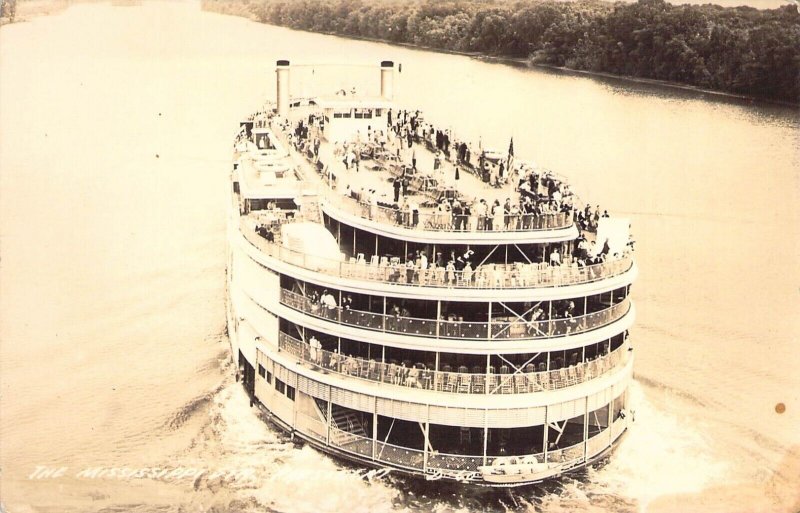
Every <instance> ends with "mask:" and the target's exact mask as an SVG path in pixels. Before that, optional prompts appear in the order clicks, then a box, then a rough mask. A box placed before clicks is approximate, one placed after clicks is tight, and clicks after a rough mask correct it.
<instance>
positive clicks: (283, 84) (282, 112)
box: [275, 60, 289, 117]
mask: <svg viewBox="0 0 800 513" xmlns="http://www.w3.org/2000/svg"><path fill="white" fill-rule="evenodd" d="M275 74H276V75H277V83H278V94H277V98H278V115H279V116H282V117H286V116H287V115H288V114H289V61H287V60H280V61H278V62H277V67H276V68H275Z"/></svg>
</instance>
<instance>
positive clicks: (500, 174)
mask: <svg viewBox="0 0 800 513" xmlns="http://www.w3.org/2000/svg"><path fill="white" fill-rule="evenodd" d="M324 123H325V120H324V117H322V116H316V115H314V114H311V115H309V117H308V120H300V121H298V122H297V123H296V124H295V125H294V128H293V130H292V133H291V134H290V135H291V137H290V140H291V142H292V144H294V146H295V147H296V148H297V149H298V150H300V151H301V152H303V153H305V154H307V155H308V156H309V158H310V159H312V160H313V161H315V162H316V161H317V160H318V158H319V147H320V137H321V135H320V133H319V130H317V129H320V130H321V128H322V127H323V126H324ZM387 124H388V127H387V130H386V131H384V130H379V129H376V130H373V129H372V127H368V129H367V133H366V140H361V136H360V133H359V134H357V138H356V140H355V141H350V142H345V143H342V144H340V143H336V145H335V147H334V156H335V157H336V158H341V159H342V162H343V163H344V166H345V168H346V169H354V170H355V171H356V172H358V171H359V169H360V162H361V160H362V158H376V159H378V158H381V156H383V157H384V158H385V156H386V155H393V156H395V157H396V158H397V159H399V158H400V156H401V154H402V152H403V151H404V150H407V149H410V148H412V147H413V145H414V144H418V143H422V144H425V145H426V146H427V147H429V148H430V149H432V150H433V151H435V153H436V156H435V158H434V161H433V170H432V173H425V174H426V176H427V177H430V178H433V179H434V181H436V182H444V177H443V175H442V173H443V172H444V166H443V165H442V158H446V159H449V160H451V161H452V162H453V163H454V164H455V165H456V166H461V167H463V168H464V169H467V170H470V171H472V172H473V173H476V174H479V175H480V176H481V178H482V179H483V180H485V181H487V182H488V183H489V184H490V185H492V186H495V187H503V186H505V185H506V184H510V185H512V186H513V187H514V189H515V190H516V191H517V192H518V193H519V200H517V201H512V200H511V198H510V197H509V198H506V200H505V202H501V201H500V200H495V201H494V202H493V203H491V204H490V203H488V202H487V201H486V200H485V199H477V198H475V199H474V200H472V201H470V200H469V199H467V198H463V197H462V198H460V199H459V198H453V197H442V198H440V199H439V200H438V202H437V204H436V205H435V206H434V213H433V214H432V216H431V217H430V218H428V219H425V221H426V222H424V223H423V226H425V227H430V228H435V229H451V230H456V231H478V230H505V231H509V230H511V231H513V230H530V229H541V228H547V227H548V226H545V225H543V224H542V219H544V218H546V217H547V216H548V215H554V214H559V213H561V214H571V216H572V218H573V220H574V221H575V222H576V223H577V224H578V226H579V227H580V228H581V229H583V230H587V231H596V229H597V225H598V223H599V220H600V218H601V214H600V206H599V205H598V206H597V207H596V208H595V209H594V211H592V209H591V207H590V206H589V205H588V204H587V205H586V207H585V208H584V209H580V208H576V207H575V206H574V205H573V203H574V195H573V194H572V192H571V191H570V190H569V185H568V184H566V183H564V182H563V181H561V180H560V179H558V178H557V177H556V176H555V175H553V174H552V173H551V172H549V171H540V170H538V169H536V168H534V167H532V166H529V165H527V164H524V163H520V164H519V165H510V163H511V159H508V160H507V161H503V160H502V159H499V160H497V159H488V158H485V156H484V152H481V153H480V155H479V157H478V163H477V167H476V166H475V163H473V162H472V161H471V158H472V157H473V155H475V153H474V152H473V151H472V149H471V146H470V145H468V144H467V143H466V142H463V141H462V142H454V143H453V147H454V148H455V151H451V131H450V130H440V129H437V128H436V127H434V126H433V125H431V124H429V123H425V122H423V121H421V119H420V114H419V111H414V112H410V111H406V110H399V111H397V113H396V114H395V115H394V117H393V114H392V110H391V109H389V110H388V111H387ZM378 149H380V154H379V153H378ZM410 160H411V162H410V165H408V166H403V167H402V172H401V174H400V175H399V176H396V177H394V178H393V180H392V185H391V190H388V191H381V192H379V191H377V190H375V189H365V188H361V189H359V190H347V191H346V193H345V194H346V195H349V196H351V197H353V198H355V199H356V200H358V201H359V202H361V203H363V204H364V205H366V206H367V207H368V211H369V213H370V216H369V217H370V218H371V219H374V218H375V217H376V215H377V209H378V208H381V207H382V208H390V209H392V210H393V211H395V212H396V214H395V215H394V216H391V218H390V219H392V220H394V221H395V222H396V224H398V225H402V226H407V227H412V228H414V227H417V226H420V210H419V208H420V207H419V205H418V204H417V203H416V201H415V200H414V198H412V197H410V196H411V194H413V193H414V192H415V191H413V190H412V185H411V184H412V182H413V181H414V177H415V176H417V175H419V174H420V170H418V169H417V161H416V154H415V153H413V152H412V155H411V159H410ZM507 165H509V166H508V167H509V168H510V169H506V166H507ZM319 169H320V170H321V169H322V167H321V166H320V167H319ZM456 173H458V170H456ZM422 183H428V182H427V181H425V182H422ZM602 217H608V212H607V211H604V212H603V214H602Z"/></svg>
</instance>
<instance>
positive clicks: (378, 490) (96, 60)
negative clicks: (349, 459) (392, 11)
mask: <svg viewBox="0 0 800 513" xmlns="http://www.w3.org/2000/svg"><path fill="white" fill-rule="evenodd" d="M278 58H289V59H291V60H292V61H293V62H296V63H301V62H303V63H322V62H327V63H344V62H347V63H351V64H352V63H363V64H375V63H377V62H378V61H380V60H382V59H393V60H395V61H396V62H398V63H402V72H401V73H400V74H399V75H398V77H397V82H396V90H397V96H398V100H399V101H400V102H401V103H406V104H409V105H410V104H413V105H416V106H418V108H420V109H422V110H423V111H424V112H425V113H426V115H427V117H428V118H429V119H431V120H433V121H435V122H438V123H440V124H442V125H446V126H451V127H454V129H455V130H456V132H458V133H459V134H463V135H465V136H467V137H469V138H470V139H473V140H477V139H478V137H481V138H482V142H483V144H484V146H494V147H496V148H498V149H500V150H502V151H504V150H505V148H506V147H507V145H508V140H509V138H510V137H511V136H513V137H514V145H515V149H516V153H517V156H518V157H525V158H529V159H533V160H535V161H536V162H537V163H539V164H542V165H546V166H548V167H550V168H552V169H555V170H557V171H558V172H560V173H561V174H564V175H566V176H568V177H569V178H570V179H571V182H572V183H573V188H574V189H575V190H577V192H578V193H579V194H580V195H581V196H582V198H583V199H584V200H587V201H591V202H592V204H600V205H601V208H608V209H609V211H610V212H612V213H614V214H616V215H622V216H626V217H629V218H630V219H631V222H632V223H633V231H634V235H635V237H636V240H637V259H638V263H639V266H640V270H641V272H640V278H639V280H638V281H637V283H636V284H635V286H634V295H633V297H634V300H635V301H636V303H637V310H638V320H637V324H636V327H635V329H634V330H633V331H632V336H633V338H632V340H633V341H634V344H635V347H636V357H637V362H636V371H635V372H636V383H635V384H634V386H633V389H632V394H633V400H634V403H635V405H634V409H635V410H636V422H635V424H634V426H633V429H632V431H631V433H630V434H629V436H628V437H627V438H626V440H625V442H624V443H623V444H622V446H621V447H620V448H619V450H618V451H617V452H616V454H615V457H614V458H612V460H611V462H610V463H608V464H607V465H605V466H603V467H601V468H597V469H591V470H589V471H587V472H584V473H582V474H579V475H576V476H574V477H573V478H568V479H565V480H563V481H562V482H560V483H555V484H551V485H548V486H546V487H543V488H539V489H535V490H527V491H523V492H514V493H510V494H509V493H499V494H497V493H479V492H472V491H464V490H461V489H459V488H457V487H451V486H441V485H440V484H435V483H434V484H425V483H418V482H406V481H404V480H401V479H398V478H395V477H392V476H391V475H390V476H388V477H385V478H381V479H370V476H365V475H364V472H363V471H359V470H358V469H355V468H350V467H345V466H342V465H340V464H337V463H336V462H334V461H332V460H330V459H329V458H327V457H325V456H322V455H320V454H319V453H317V452H315V451H313V450H311V449H309V448H307V447H306V448H296V447H295V446H293V445H292V444H291V443H289V442H288V441H287V440H285V439H284V438H283V437H281V436H280V435H279V434H278V433H276V432H274V431H273V430H272V429H271V428H269V427H268V426H267V425H266V424H264V423H263V422H262V421H261V420H260V419H259V418H257V416H256V412H255V410H251V409H250V408H249V405H248V402H247V399H246V396H245V395H244V393H243V391H242V390H241V389H240V387H239V386H238V385H237V384H236V383H235V382H234V380H233V378H232V370H231V367H230V364H229V363H228V362H229V354H228V343H227V340H226V338H225V287H224V284H225V260H226V249H225V248H226V237H225V204H226V200H227V193H228V187H229V184H228V170H229V168H230V163H229V157H230V148H231V136H232V134H233V132H234V130H235V129H236V128H237V124H238V121H239V120H240V119H241V118H242V117H243V116H245V115H246V114H247V113H249V112H250V111H252V110H254V109H256V108H257V107H258V106H259V105H260V104H261V102H263V101H264V100H265V99H267V98H270V97H272V95H273V94H274V71H273V70H274V63H275V60H276V59H278ZM351 82H352V83H358V84H359V87H363V88H364V89H366V90H367V92H370V91H372V92H375V91H376V90H377V85H378V72H377V70H376V69H375V68H372V69H367V68H366V67H352V68H349V71H347V72H346V73H342V72H341V70H340V72H339V73H338V75H335V74H334V73H333V72H332V68H330V67H325V66H321V65H319V66H313V67H305V68H297V70H296V71H295V72H293V76H292V87H293V90H294V92H295V93H298V94H300V93H303V92H309V91H308V90H309V89H311V88H313V87H320V85H323V86H325V87H331V88H332V87H337V88H338V87H345V86H349V85H350V84H351ZM799 125H800V115H798V111H797V110H795V109H793V108H789V107H783V106H774V105H768V104H761V103H752V102H747V101H740V100H730V99H722V98H719V97H715V96H711V95H706V94H702V93H696V92H685V91H680V90H675V89H669V88H664V87H660V86H651V85H636V84H631V83H629V82H625V81H617V80H611V79H595V78H587V77H582V76H575V75H571V74H566V73H559V72H548V71H542V70H529V69H525V68H519V67H512V66H508V65H503V64H495V63H486V62H481V61H478V60H474V59H470V58H466V57H461V56H452V55H445V54H437V53H430V52H423V51H415V50H411V49H405V48H396V47H391V46H388V45H383V44H377V43H369V42H362V41H348V40H344V39H340V38H335V37H330V36H322V35H315V34H309V33H302V32H293V31H289V30H286V29H281V28H276V27H269V26H264V25H259V24H255V23H252V22H249V21H246V20H244V19H239V18H233V17H226V16H220V15H215V14H210V13H204V12H201V11H199V10H198V9H197V8H196V7H194V6H192V5H190V4H174V3H168V4H156V3H147V4H145V5H142V6H126V7H112V6H111V5H108V4H96V5H77V6H74V7H72V8H70V9H68V10H67V11H65V12H63V13H61V14H57V15H53V16H49V17H44V18H37V19H34V20H33V21H30V22H25V23H19V24H14V25H9V26H5V27H3V29H2V31H0V169H2V173H0V243H1V246H0V247H1V248H2V264H1V265H0V284H2V289H0V290H1V291H2V294H0V307H1V308H0V315H1V317H0V320H1V324H0V335H1V336H2V342H1V343H0V351H1V352H2V359H0V365H2V369H0V385H1V387H2V388H1V389H0V390H1V392H0V393H1V394H2V396H0V401H1V402H0V463H1V464H2V477H1V479H2V481H1V482H0V500H2V501H3V504H4V506H5V507H6V508H7V511H9V512H83V511H103V512H116V511H120V512H122V511H135V512H145V511H147V512H149V511H158V512H190V511H191V512H194V511H198V512H199V511H203V512H205V511H217V512H227V511H231V512H233V511H237V512H238V511H254V512H255V511H278V512H293V511H309V512H315V513H318V512H320V511H344V510H351V511H428V510H434V511H450V510H457V511H478V510H480V511H483V510H492V511H504V510H513V511H544V510H546V511H574V510H590V511H603V510H621V511H637V510H638V511H643V510H647V511H677V510H680V511H698V510H704V511H709V510H710V511H797V510H798V509H800V498H799V497H798V494H797V490H798V489H800V487H798V481H799V480H800V477H798V476H800V449H798V447H799V446H800V445H799V444H800V429H797V428H798V426H800V398H799V397H798V390H800V378H798V373H797V371H796V369H797V368H798V365H800V350H798V348H797V346H796V345H795V344H796V342H797V338H798V335H800V323H799V321H798V319H799V318H800V316H798V304H799V303H798V292H800V289H798V285H800V269H799V268H798V265H797V258H798V255H800V244H799V242H800V237H798V226H800V225H798V221H800V219H798V217H799V216H798V212H799V208H800V207H798V205H800V197H799V196H800V192H799V191H800V177H799V175H800V162H799V161H800V157H799V156H798V155H799V151H798V147H799V146H800V145H799V144H798V128H799ZM778 403H784V404H785V406H786V411H785V412H784V413H782V414H779V413H777V411H776V405H777V404H778ZM37 466H46V467H48V468H49V469H50V470H51V471H52V469H55V468H62V467H63V470H62V471H60V472H55V471H53V472H54V474H55V475H51V476H50V477H41V478H40V477H39V476H38V475H36V474H35V470H36V469H37ZM101 466H103V467H115V468H116V467H128V468H133V469H141V468H161V469H164V468H166V469H175V468H176V467H186V468H189V467H194V468H197V469H204V470H206V471H207V472H206V474H204V475H203V476H201V477H198V478H190V477H186V478H178V477H176V476H174V475H173V476H172V477H169V476H162V477H161V478H151V477H144V478H140V479H117V478H115V477H113V476H109V475H105V476H99V475H94V476H92V475H91V474H90V473H87V472H86V471H87V469H92V468H96V467H101Z"/></svg>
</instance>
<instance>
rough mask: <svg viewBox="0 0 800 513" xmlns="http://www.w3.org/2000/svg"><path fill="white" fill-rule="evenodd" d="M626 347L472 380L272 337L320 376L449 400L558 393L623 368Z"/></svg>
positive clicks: (465, 375)
mask: <svg viewBox="0 0 800 513" xmlns="http://www.w3.org/2000/svg"><path fill="white" fill-rule="evenodd" d="M629 347H630V343H629V342H628V341H626V342H624V343H623V344H622V345H621V346H620V347H618V348H617V349H615V350H613V351H611V352H610V353H608V354H606V355H603V356H599V357H598V358H595V359H594V360H589V361H585V362H581V363H578V364H576V365H571V366H568V367H562V368H560V369H553V370H549V371H548V370H545V371H533V372H518V373H516V374H511V373H506V374H497V373H488V374H487V373H482V374H478V373H469V372H446V371H437V370H434V369H425V368H417V367H416V365H412V366H406V365H403V364H394V363H384V362H379V361H375V360H368V359H364V358H356V357H354V356H346V355H341V354H339V353H338V352H335V351H327V350H324V349H315V348H312V347H311V345H310V344H307V343H304V342H303V341H301V340H298V339H296V338H294V337H292V336H290V335H287V334H285V333H281V334H280V336H279V337H278V350H279V351H285V352H286V353H289V354H291V355H292V356H294V357H296V358H297V359H299V360H300V361H302V362H303V363H305V364H310V365H311V366H312V367H313V368H316V369H318V370H321V371H324V372H333V373H336V374H340V375H342V376H346V377H353V378H359V379H364V380H367V381H373V382H378V383H385V384H388V385H395V386H402V387H407V388H414V389H422V390H431V391H437V392H448V393H455V394H486V393H488V394H526V393H535V392H545V391H552V390H560V389H562V388H567V387H570V386H574V385H578V384H580V383H585V382H587V381H590V380H592V379H595V378H598V377H600V376H603V375H605V374H610V373H612V372H614V371H615V370H617V369H620V368H622V367H624V366H625V364H626V363H627V361H628V352H629V351H628V348H629ZM487 386H488V388H487Z"/></svg>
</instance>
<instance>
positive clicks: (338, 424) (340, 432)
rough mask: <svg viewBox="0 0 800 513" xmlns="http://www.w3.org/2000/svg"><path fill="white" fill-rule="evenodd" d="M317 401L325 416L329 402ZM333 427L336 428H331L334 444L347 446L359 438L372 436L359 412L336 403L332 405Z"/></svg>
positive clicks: (321, 412)
mask: <svg viewBox="0 0 800 513" xmlns="http://www.w3.org/2000/svg"><path fill="white" fill-rule="evenodd" d="M315 401H316V403H317V408H318V410H319V412H320V414H321V415H322V417H323V418H325V417H326V412H327V411H328V404H327V402H326V401H323V400H321V399H315ZM326 420H327V419H326ZM331 427H333V428H336V429H333V430H331V444H332V445H338V446H346V445H348V444H350V443H353V442H355V441H357V440H362V439H364V438H370V437H369V435H367V432H366V430H365V429H364V426H363V425H362V424H361V419H360V418H359V416H358V414H356V413H355V412H353V411H351V410H348V409H346V408H342V407H341V406H337V405H335V404H334V405H332V407H331Z"/></svg>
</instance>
